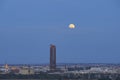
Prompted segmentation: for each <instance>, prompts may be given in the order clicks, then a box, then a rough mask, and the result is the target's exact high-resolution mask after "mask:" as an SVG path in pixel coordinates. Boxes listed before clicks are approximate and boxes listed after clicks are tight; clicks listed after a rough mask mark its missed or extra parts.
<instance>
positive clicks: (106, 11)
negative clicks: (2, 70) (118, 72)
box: [0, 0, 120, 64]
mask: <svg viewBox="0 0 120 80" xmlns="http://www.w3.org/2000/svg"><path fill="white" fill-rule="evenodd" d="M119 9H120V1H118V0H100V1H99V0H76V1H73V0H52V1H49V0H44V1H43V0H36V1H34V0H1V1H0V64H4V63H5V62H7V63H8V64H36V63H37V64H38V63H40V64H41V63H49V44H55V45H56V46H57V52H56V53H57V55H56V56H57V60H56V61H57V63H70V62H71V63H120V50H119V49H120V37H119V34H120V31H119V29H120V10H119ZM69 24H75V26H76V27H75V28H74V29H70V28H69Z"/></svg>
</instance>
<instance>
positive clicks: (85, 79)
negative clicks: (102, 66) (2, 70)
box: [0, 73, 120, 80]
mask: <svg viewBox="0 0 120 80" xmlns="http://www.w3.org/2000/svg"><path fill="white" fill-rule="evenodd" d="M0 80H120V74H108V73H104V74H103V73H102V74H100V73H99V74H98V73H87V74H79V75H74V74H62V75H58V74H34V75H20V74H0Z"/></svg>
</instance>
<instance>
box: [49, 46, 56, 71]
mask: <svg viewBox="0 0 120 80" xmlns="http://www.w3.org/2000/svg"><path fill="white" fill-rule="evenodd" d="M55 69H56V46H55V45H52V44H51V45H50V70H55Z"/></svg>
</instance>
